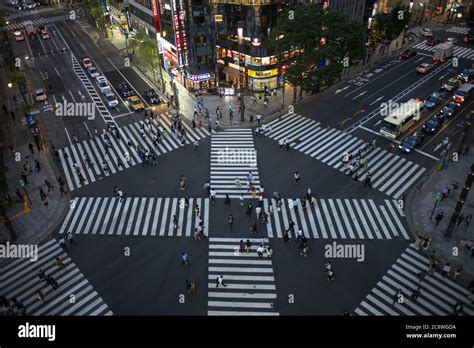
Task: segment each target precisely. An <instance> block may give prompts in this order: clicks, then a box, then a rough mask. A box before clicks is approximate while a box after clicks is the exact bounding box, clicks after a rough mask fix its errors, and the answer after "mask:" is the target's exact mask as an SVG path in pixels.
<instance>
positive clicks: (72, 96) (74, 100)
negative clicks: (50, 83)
mask: <svg viewBox="0 0 474 348" xmlns="http://www.w3.org/2000/svg"><path fill="white" fill-rule="evenodd" d="M54 70H56V69H54ZM69 94H70V95H71V98H72V101H73V102H74V103H75V102H76V99H74V95H73V94H72V92H71V90H69Z"/></svg>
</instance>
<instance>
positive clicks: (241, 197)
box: [239, 193, 244, 206]
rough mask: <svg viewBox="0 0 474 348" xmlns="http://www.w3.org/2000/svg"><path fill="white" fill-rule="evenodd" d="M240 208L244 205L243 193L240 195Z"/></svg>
mask: <svg viewBox="0 0 474 348" xmlns="http://www.w3.org/2000/svg"><path fill="white" fill-rule="evenodd" d="M239 199H240V206H243V205H244V195H243V193H241V194H240V198H239Z"/></svg>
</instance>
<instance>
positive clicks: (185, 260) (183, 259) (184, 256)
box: [181, 252, 191, 266]
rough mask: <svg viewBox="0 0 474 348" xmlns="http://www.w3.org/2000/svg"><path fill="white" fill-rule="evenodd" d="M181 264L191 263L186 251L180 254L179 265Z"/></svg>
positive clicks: (188, 264)
mask: <svg viewBox="0 0 474 348" xmlns="http://www.w3.org/2000/svg"><path fill="white" fill-rule="evenodd" d="M182 265H187V266H190V265H191V263H190V262H189V255H188V253H187V252H183V253H182V254H181V266H182Z"/></svg>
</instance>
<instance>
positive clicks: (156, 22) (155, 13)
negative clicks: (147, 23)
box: [151, 0, 160, 33]
mask: <svg viewBox="0 0 474 348" xmlns="http://www.w3.org/2000/svg"><path fill="white" fill-rule="evenodd" d="M156 1H157V0H151V7H152V9H153V24H154V26H155V29H156V32H157V33H159V32H160V22H159V17H158V6H156Z"/></svg>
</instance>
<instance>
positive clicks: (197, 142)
mask: <svg viewBox="0 0 474 348" xmlns="http://www.w3.org/2000/svg"><path fill="white" fill-rule="evenodd" d="M198 146H199V141H197V140H196V141H194V150H195V151H197V149H198Z"/></svg>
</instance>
